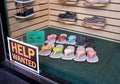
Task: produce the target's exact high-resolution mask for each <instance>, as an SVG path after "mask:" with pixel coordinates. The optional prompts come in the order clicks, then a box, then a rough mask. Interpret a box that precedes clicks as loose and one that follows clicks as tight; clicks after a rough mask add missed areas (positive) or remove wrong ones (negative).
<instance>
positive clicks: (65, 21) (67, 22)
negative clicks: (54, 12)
mask: <svg viewBox="0 0 120 84" xmlns="http://www.w3.org/2000/svg"><path fill="white" fill-rule="evenodd" d="M59 22H61V23H66V24H76V21H74V22H73V21H67V20H62V19H60V18H59Z"/></svg>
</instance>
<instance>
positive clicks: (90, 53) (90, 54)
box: [86, 47, 99, 63]
mask: <svg viewBox="0 0 120 84" xmlns="http://www.w3.org/2000/svg"><path fill="white" fill-rule="evenodd" d="M86 53H87V62H89V63H96V62H98V61H99V58H98V56H97V53H96V51H95V50H94V49H93V48H92V47H87V48H86Z"/></svg>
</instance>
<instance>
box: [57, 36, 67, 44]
mask: <svg viewBox="0 0 120 84" xmlns="http://www.w3.org/2000/svg"><path fill="white" fill-rule="evenodd" d="M66 39H67V34H60V35H59V36H58V39H57V41H56V43H61V44H65V43H66Z"/></svg>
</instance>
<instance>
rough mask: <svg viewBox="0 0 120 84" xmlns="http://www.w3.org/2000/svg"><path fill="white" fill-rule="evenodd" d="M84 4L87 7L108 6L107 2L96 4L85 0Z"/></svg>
mask: <svg viewBox="0 0 120 84" xmlns="http://www.w3.org/2000/svg"><path fill="white" fill-rule="evenodd" d="M83 4H84V5H85V6H87V7H105V6H107V3H105V4H104V3H102V4H94V3H89V2H84V3H83Z"/></svg>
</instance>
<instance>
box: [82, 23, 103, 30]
mask: <svg viewBox="0 0 120 84" xmlns="http://www.w3.org/2000/svg"><path fill="white" fill-rule="evenodd" d="M82 26H84V27H87V28H93V29H103V28H104V26H95V25H91V24H87V23H85V22H83V23H82Z"/></svg>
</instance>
